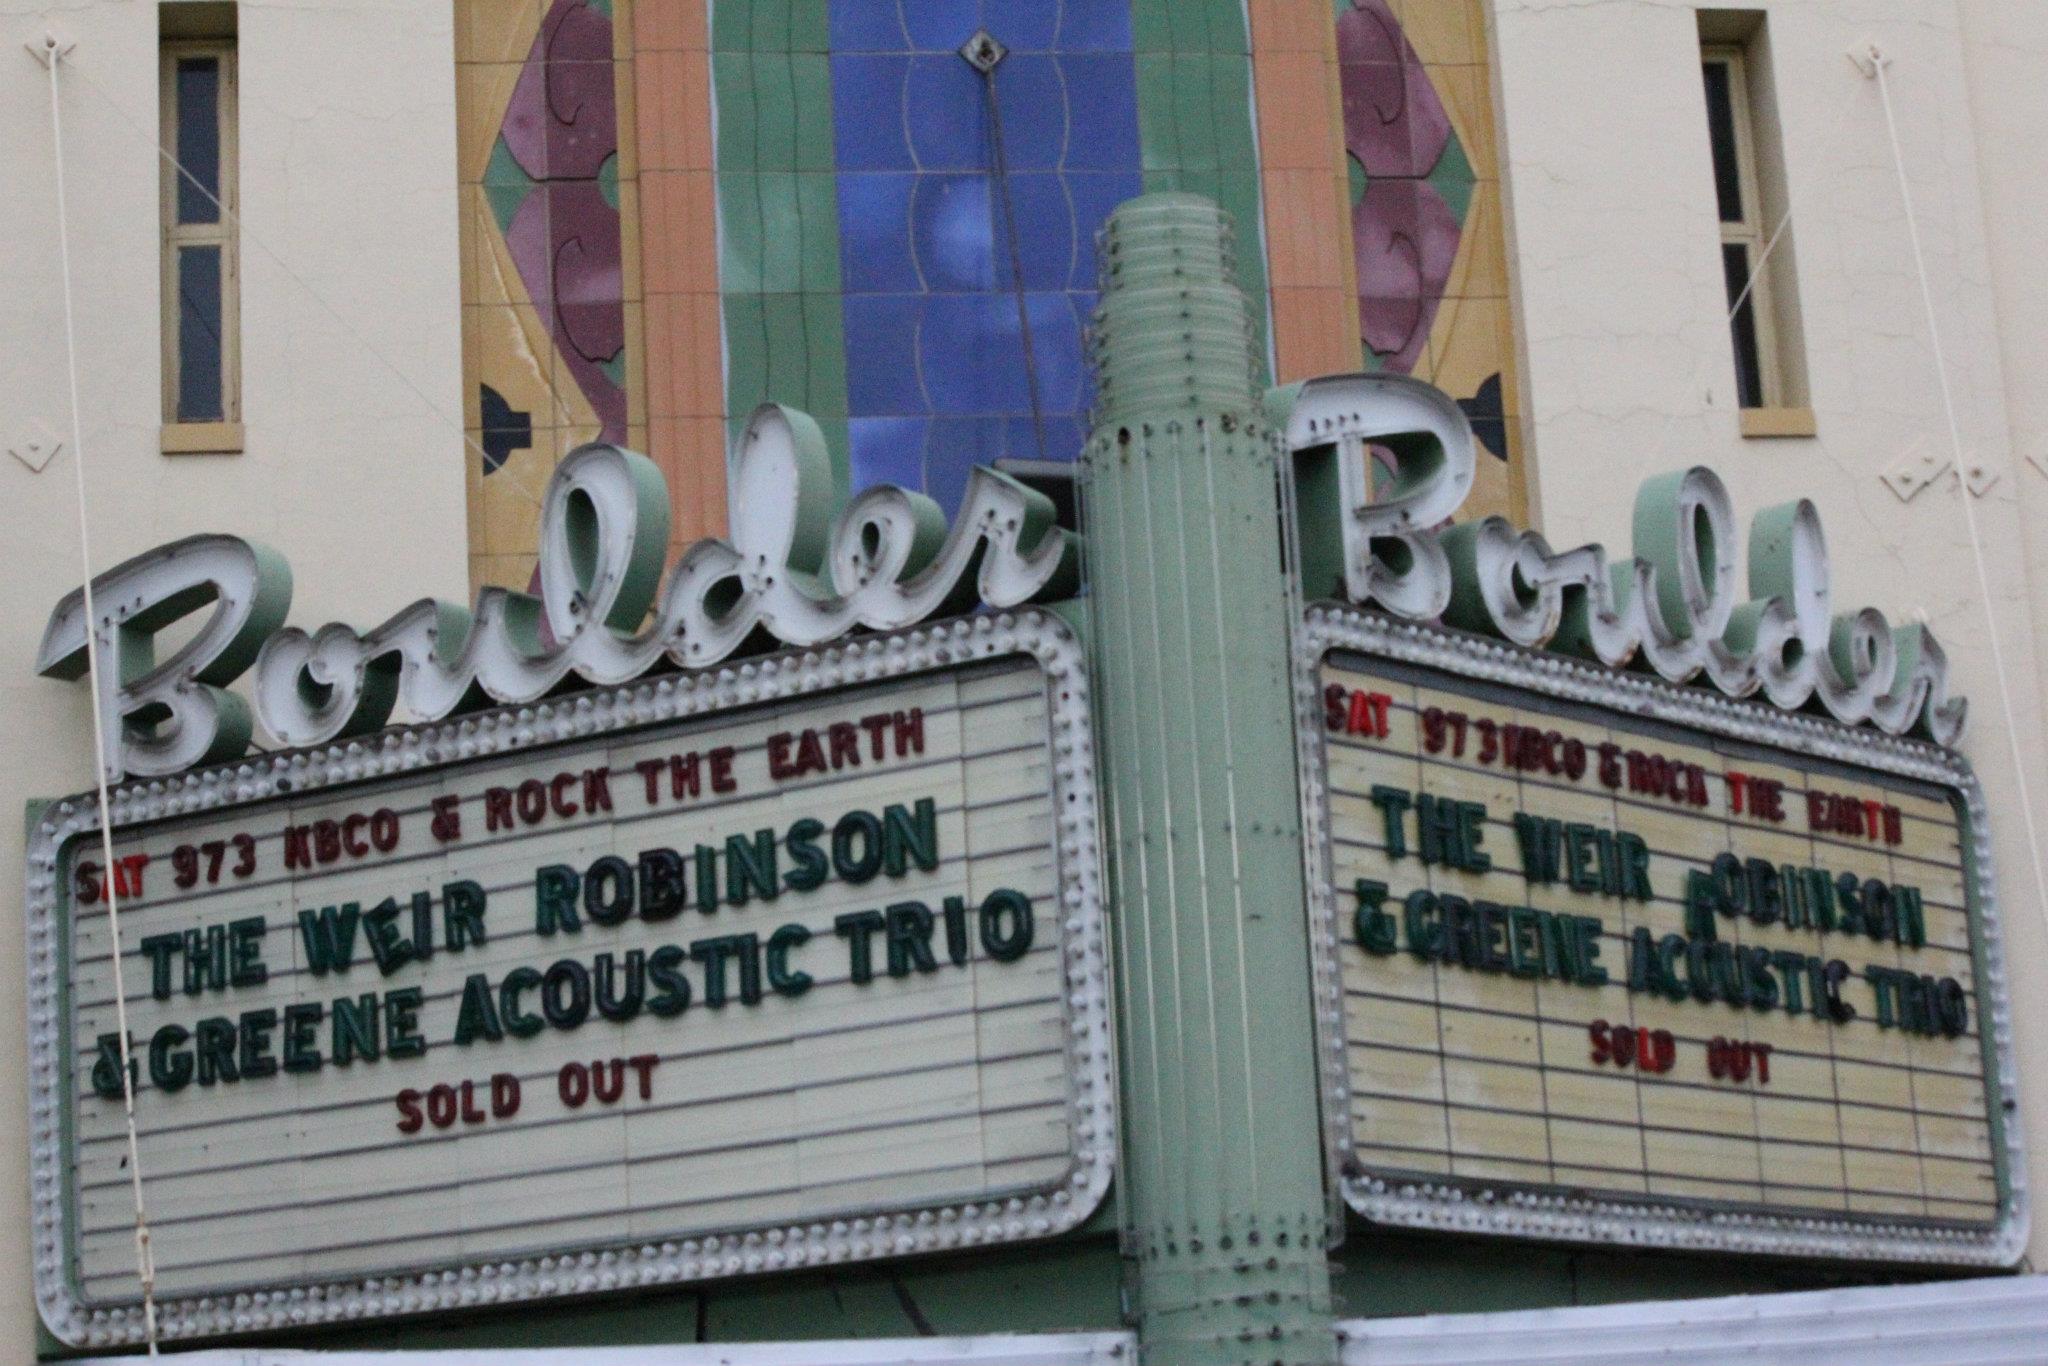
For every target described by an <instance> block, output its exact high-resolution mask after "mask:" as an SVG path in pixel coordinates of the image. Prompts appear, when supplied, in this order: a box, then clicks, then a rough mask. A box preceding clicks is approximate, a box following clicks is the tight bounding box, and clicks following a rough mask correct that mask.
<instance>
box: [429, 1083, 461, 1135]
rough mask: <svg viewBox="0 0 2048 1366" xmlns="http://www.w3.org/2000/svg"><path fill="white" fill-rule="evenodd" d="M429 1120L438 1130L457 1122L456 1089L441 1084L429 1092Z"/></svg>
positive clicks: (446, 1084)
mask: <svg viewBox="0 0 2048 1366" xmlns="http://www.w3.org/2000/svg"><path fill="white" fill-rule="evenodd" d="M427 1120H428V1122H429V1123H431V1124H432V1125H433V1126H434V1127H435V1128H436V1129H445V1128H447V1127H448V1126H449V1125H451V1124H453V1123H454V1122H455V1088H454V1087H452V1086H450V1085H449V1084H448V1083H447V1082H445V1081H444V1082H440V1083H438V1084H436V1085H435V1086H434V1087H433V1088H432V1089H430V1090H429V1091H428V1092H427Z"/></svg>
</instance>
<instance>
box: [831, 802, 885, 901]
mask: <svg viewBox="0 0 2048 1366" xmlns="http://www.w3.org/2000/svg"><path fill="white" fill-rule="evenodd" d="M856 837H858V838H859V841H860V846H861V853H860V857H859V858H855V857H854V855H853V847H854V841H855V838H856ZM881 868H882V823H881V821H879V820H877V819H876V818H875V814H874V813H873V812H872V811H849V812H847V813H846V814H845V815H843V816H841V817H840V818H839V823H838V824H837V825H835V826H833V827H832V871H833V872H835V873H837V874H839V876H840V878H841V879H842V880H844V881H846V882H850V883H852V884H854V885H855V886H858V885H859V884H861V883H863V882H866V881H867V880H868V879H869V878H871V877H873V876H874V875H875V874H876V873H878V872H880V871H881Z"/></svg>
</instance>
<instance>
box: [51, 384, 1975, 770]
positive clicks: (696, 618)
mask: <svg viewBox="0 0 2048 1366" xmlns="http://www.w3.org/2000/svg"><path fill="white" fill-rule="evenodd" d="M1268 408H1269V411H1270V412H1271V414H1272V415H1273V418H1274V425H1275V426H1276V428H1278V429H1279V430H1281V431H1282V432H1284V434H1285V438H1286V444H1287V445H1288V447H1289V448H1290V449H1291V451H1292V452H1293V455H1294V459H1295V473H1296V480H1297V488H1298V491H1299V494H1300V498H1299V502H1300V513H1301V516H1300V525H1301V539H1302V544H1301V566H1302V573H1303V575H1304V578H1305V580H1306V583H1307V587H1308V589H1309V591H1310V592H1311V593H1312V594H1319V593H1322V592H1325V591H1332V590H1334V591H1336V592H1337V593H1339V594H1340V595H1342V596H1345V597H1348V598H1349V599H1351V600H1352V601H1354V602H1357V603H1359V604H1361V605H1372V606H1376V607H1378V608H1379V609H1381V610H1383V611H1386V612H1388V613H1391V614H1392V615H1394V616H1398V617H1402V618H1406V619H1408V620H1412V621H1434V620H1442V621H1443V622H1445V623H1447V624H1449V625H1451V626H1456V627H1459V628H1462V629H1464V630H1469V631H1476V632H1480V633H1483V634H1486V635H1491V636H1495V637H1498V638H1500V639H1502V640H1506V641H1509V642H1512V643H1513V644H1516V645H1521V646H1525V647H1529V648H1548V649H1551V650H1555V651H1557V652H1559V653H1562V654H1567V655H1572V656H1576V657H1578V658H1582V659H1589V660H1595V661H1598V662H1599V663H1601V664H1604V665H1606V666H1608V667H1610V668H1630V667H1633V668H1641V669H1645V670H1648V671H1651V672H1654V673H1656V674H1657V675H1659V676H1660V677H1663V678H1665V679H1668V680H1670V681H1672V682H1681V683H1683V682H1692V681H1695V680H1699V679H1704V680H1705V681H1706V682H1709V683H1711V684H1712V685H1713V686H1714V687H1716V688H1718V689H1720V690H1721V691H1722V692H1724V693H1726V694H1728V695H1729V696H1731V697H1750V696H1754V695H1756V694H1758V693H1761V694H1762V695H1763V696H1764V697H1766V698H1768V699H1769V700H1770V701H1771V702H1772V703H1773V704H1774V705H1776V706H1779V707H1782V708H1785V709H1787V710H1794V709H1798V708H1802V707H1808V706H1813V705H1817V706H1818V707H1820V708H1823V709H1825V710H1826V711H1827V712H1828V713H1829V714H1831V715H1833V716H1834V717H1835V718H1836V719H1837V720H1839V721H1842V722H1845V723H1847V724H1850V725H1860V724H1863V723H1866V722H1868V723H1870V724H1873V725H1876V726H1878V727H1879V728H1881V729H1883V730H1885V731H1887V732H1890V733H1892V734H1895V735H1896V734H1905V733H1908V732H1913V733H1918V734H1921V735H1924V736H1926V737H1928V738H1930V739H1932V740H1934V741H1936V742H1938V743H1941V744H1954V743H1955V742H1956V740H1957V739H1959V738H1960V736H1961V734H1962V730H1963V722H1964V715H1965V711H1966V704H1965V702H1964V701H1963V699H1961V698H1951V697H1950V696H1949V695H1948V662H1947V659H1946V657H1945V656H1944V655H1943V653H1942V650H1941V647H1940V646H1939V645H1938V644H1937V643H1936V642H1935V639H1934V637H1933V635H1932V634H1931V633H1930V632H1929V631H1928V630H1927V629H1926V628H1925V627H1924V626H1919V625H1914V626H1907V627H1904V628H1900V629H1896V630H1895V629H1893V628H1892V627H1891V626H1890V624H1889V623H1888V622H1887V621H1886V620H1885V617H1884V615H1883V614H1882V613H1881V612H1879V611H1877V610H1876V609H1875V608H1868V607H1866V608H1864V609H1862V610H1861V611H1857V612H1851V613H1845V614H1841V615H1836V614H1835V613H1834V611H1833V609H1832V607H1831V606H1830V591H1829V583H1828V563H1827V543H1826V539H1825V537H1824V536H1823V534H1822V532H1821V525H1820V516H1819V514H1818V512H1817V511H1816V510H1815V509H1814V506H1813V504H1812V503H1810V502H1807V501H1805V500H1801V501H1799V502H1797V503H1790V504H1785V505H1783V506H1780V507H1775V508H1771V509H1768V510H1766V511H1764V512H1762V513H1759V514H1758V515H1757V516H1756V518H1755V519H1754V520H1753V521H1752V522H1751V523H1750V534H1749V555H1748V563H1749V583H1748V588H1749V594H1748V598H1747V600H1739V597H1740V595H1739V594H1738V592H1737V589H1736V583H1735V559H1736V557H1735V551H1734V546H1735V513H1734V509H1733V507H1732V505H1731V503H1730V500H1729V497H1728V491H1727V489H1726V488H1725V487H1724V486H1723V485H1722V483H1721V481H1720V480H1719V479H1718V478H1717V477H1716V476H1715V475H1714V474H1713V472H1712V471H1710V470H1707V469H1705V468H1702V467H1698V466H1695V467H1693V468H1691V469H1687V470H1682V471H1677V472H1673V473H1668V474H1662V475H1658V476H1655V477H1653V478H1651V479H1649V480H1648V481H1646V482H1645V483H1644V484H1643V485H1642V487H1641V489H1640V490H1639V491H1638V493H1637V495H1636V506H1635V516H1634V526H1633V534H1634V549H1635V552H1636V553H1635V555H1634V556H1632V557H1630V558H1628V559H1622V560H1617V561H1610V560H1609V558H1608V555H1607V552H1606V551H1605V550H1603V549H1602V548H1601V547H1599V546H1597V545H1587V546H1581V547H1579V548H1577V549H1575V550H1568V551H1565V552H1563V553H1561V554H1560V553H1554V552H1553V551H1552V550H1551V549H1550V545H1549V543H1548V542H1547V541H1545V540H1544V538H1543V537H1542V535H1541V534H1540V533H1537V532H1534V531H1522V530H1518V529H1517V528H1515V527H1514V526H1512V525H1511V524H1509V523H1508V522H1507V521H1505V520H1504V519H1502V518H1499V517H1490V518H1487V519H1485V520H1484V521H1480V522H1472V523H1467V524H1464V525H1460V526H1455V527H1451V526H1446V525H1445V523H1446V522H1447V521H1448V519H1449V518H1450V517H1451V516H1452V515H1453V514H1455V513H1456V512H1457V510H1458V508H1459V507H1460V506H1461V505H1462V504H1463V502H1464V500H1465V498H1466V496H1467V495H1468V494H1469V493H1470V492H1471V489H1472V478H1473V458H1474V457H1473V449H1474V448H1473V438H1472V429H1471V427H1470V425H1469V424H1468V423H1467V421H1466V419H1465V416H1464V414H1463V413H1462V412H1461V411H1459V409H1458V406H1457V405H1456V404H1455V403H1453V402H1452V401H1451V400H1450V399H1449V398H1448V397H1446V396H1445V395H1443V394H1442V393H1440V392H1438V391H1437V390H1435V389H1433V388H1431V387H1430V386H1428V385H1426V384H1422V383H1420V382H1419V381H1415V380H1409V379H1405V378H1401V377H1398V376H1386V375H1342V376H1333V377H1330V378H1325V379H1318V380H1310V381H1307V382H1306V383H1304V384H1299V385H1294V386H1290V387H1288V388H1284V389H1278V390H1274V391H1273V392H1272V394H1271V395H1270V396H1269V398H1268ZM1368 445H1371V446H1377V447H1379V448H1381V449H1384V450H1386V451H1389V452H1391V453H1392V456H1393V468H1392V477H1391V479H1390V480H1388V481H1385V487H1383V488H1381V489H1378V490H1374V489H1373V488H1372V487H1371V485H1370V483H1369V474H1368V465H1367V456H1366V448H1367V447H1368ZM729 520H730V524H731V527H732V535H731V539H730V540H729V541H725V540H715V539H713V540H704V541H699V542H698V543H697V544H696V545H694V546H692V547H691V548H690V550H689V551H687V552H686V553H685V554H684V555H683V558H682V560H681V561H680V562H679V563H678V564H677V566H676V568H675V572H674V573H673V574H672V575H671V576H670V578H669V582H668V587H667V589H666V591H665V592H663V591H659V588H660V577H661V570H662V553H663V548H664V547H665V546H666V544H667V540H668V496H667V489H666V487H665V485H664V483H663V481H662V478H661V474H660V472H659V471H658V470H657V469H656V468H655V467H654V465H653V464H652V463H651V462H649V461H648V460H646V459H645V458H644V457H642V456H639V455H635V454H633V453H632V452H630V451H625V450H621V449H619V448H618V447H615V446H604V445H593V446H585V447H583V448H581V449H579V450H577V451H575V452H573V453H572V454H571V455H570V456H569V457H568V458H567V459H565V460H564V461H563V462H562V464H561V465H560V466H558V467H557V468H556V470H555V473H554V476H553V479H552V480H551V481H550V483H549V485H548V490H547V495H546V498H545V500H544V502H543V505H542V510H541V538H540V555H539V564H540V573H539V579H540V595H539V597H538V598H534V597H530V596H528V595H526V594H522V593H514V592H508V591H506V590H504V589H497V588H491V589H486V590H484V591H483V592H482V593H481V594H480V595H479V596H478V599H477V603H476V609H475V611H474V613H473V614H472V613H471V612H470V611H468V610H466V609H464V608H461V607H458V606H455V605H453V604H451V603H446V602H441V601H438V600H435V599H423V600H421V601H420V602H416V603H414V604H413V605H412V606H410V607H407V608H406V609H404V610H403V611H401V612H399V613H398V614H397V615H396V616H394V617H392V618H391V619H390V620H389V621H387V622H385V623H384V624H383V625H382V626H379V627H377V628H376V629H375V630H373V631H370V632H368V633H367V634H364V633H359V632H357V631H356V630H354V629H352V628H350V627H348V626H345V625H342V624H339V623H334V624H330V625H327V626H324V627H322V628H320V629H319V630H318V631H315V632H311V633H308V632H306V631H303V630H300V629H297V628H291V629H280V628H281V627H282V626H283V623H284V619H285V615H286V613H287V611H288V610H289V608H290V605H291V572H290V570H289V568H288V567H287V566H286V564H285V562H284V560H283V559H282V558H281V557H279V556H278V555H277V554H276V553H275V552H273V551H270V550H268V549H266V548H264V547H262V546H259V545H255V544H253V543H251V542H249V541H246V540H242V539H241V538H238V537H233V536H194V537H188V538H187V539H185V540H182V541H177V542H174V543H172V544H170V545H167V546H163V547H161V548H159V549H157V550H154V551H151V552H149V553H148V554H145V555H141V556H138V557H136V558H135V559H132V560H129V561H127V562H126V563H124V564H121V565H119V566H117V567H116V568H114V569H112V570H109V571H108V572H107V573H105V574H102V575H99V576H98V577H97V578H95V579H94V580H93V590H94V596H95V599H96V604H97V605H98V606H99V607H100V609H101V620H100V621H99V622H98V623H97V625H96V627H95V628H94V629H96V630H97V632H98V645H99V649H100V651H101V654H102V657H103V658H104V659H105V660H107V661H108V667H107V668H106V669H105V670H103V677H102V682H101V687H102V689H103V690H104V694H105V695H104V697H103V698H102V701H103V704H104V705H103V712H104V715H105V716H106V717H107V722H106V725H107V729H108V732H109V733H108V735H107V737H106V739H107V746H106V753H107V769H108V772H107V777H108V778H109V779H110V780H112V779H120V778H123V777H128V776H160V775H165V774H172V773H177V772H180V771H182V770H184V769H186V768H190V767H192V766H193V765H195V764H201V763H217V762H221V761H224V760H229V759H234V758H237V757H239V756H240V755H241V754H242V753H244V752H245V751H246V750H247V748H248V745H249V741H250V738H251V736H252V734H253V732H254V721H255V720H257V719H260V720H261V722H262V724H263V728H264V730H265V731H266V732H268V734H269V735H270V736H271V737H272V738H273V739H275V740H276V741H278V742H280V743H282V744H284V745H293V746H296V745H315V744H321V743H325V742H327V741H331V740H335V739H340V738H344V737H347V736H351V735H359V734H363V733H366V732H369V731H374V730H376V729H378V728H380V727H382V726H383V725H385V724H386V723H387V722H389V721H390V720H391V719H392V718H393V716H394V715H395V714H398V713H401V712H402V713H403V715H404V718H405V719H407V720H412V721H431V720H437V719H440V718H442V717H445V716H449V715H452V714H454V713H456V712H459V711H463V710H468V709H472V708H476V707H481V706H486V705H489V704H491V703H494V702H495V703H518V702H526V701H532V700H534V699H537V698H540V697H543V696H545V695H547V694H549V693H552V692H555V691H557V690H559V689H561V688H562V687H563V686H564V685H565V684H568V683H570V682H571V680H574V679H580V680H582V681H583V682H585V683H589V684H592V685H604V684H614V683H623V682H627V681H629V680H631V679H633V678H637V677H639V676H640V675H642V674H644V673H647V672H648V671H650V670H652V669H654V668H656V667H658V666H660V665H663V664H669V665H674V666H680V667H683V668H704V667H707V666H709V665H713V664H716V663H718V662H720V661H721V660H724V659H727V658H729V657H731V656H732V655H734V654H736V653H739V652H741V651H743V650H746V649H750V648H762V647H764V646H772V645H774V644H776V643H780V644H783V645H793V646H808V645H817V644H822V643H824V642H826V641H829V640H832V639H834V638H835V637H838V636H840V635H843V634H845V633H847V632H848V631H851V630H853V629H856V628H869V629H895V628H900V627H904V626H909V625H913V624H915V623H916V622H918V621H921V620H924V619H926V618H928V617H931V616H934V615H937V614H940V613H944V612H957V611H963V610H966V609H969V608H971V607H973V606H974V605H975V603H977V602H980V603H985V604H987V605H988V606H991V607H1011V606H1017V605H1021V604H1023V603H1025V602H1029V601H1032V600H1034V599H1047V598H1056V597H1059V596H1063V595H1065V594H1067V593H1070V592H1072V591H1073V589H1074V587H1075V586H1076V581H1077V566H1078V546H1077V543H1076V539H1075V538H1074V537H1073V536H1072V535H1071V534H1069V533H1067V532H1066V531H1063V530H1061V529H1060V528H1058V527H1056V526H1055V525H1053V509H1052V504H1051V502H1050V501H1049V500H1048V499H1046V498H1045V497H1043V496H1042V495H1040V494H1038V493H1036V492H1034V491H1032V490H1031V489H1028V488H1026V487H1025V486H1023V485H1022V484H1019V483H1017V482H1016V481H1014V480H1012V479H1009V478H1007V477H1005V476H1003V475H1001V474H998V473H996V472H994V471H992V470H987V469H977V470H976V471H975V472H974V475H973V478H972V479H971V480H970V481H969V483H968V486H967V491H966V494H965V497H964V499H963V501H962V506H961V512H960V516H959V517H958V519H957V520H956V521H955V522H954V524H953V526H952V528H951V529H950V532H949V530H948V528H947V526H946V522H945V518H944V515H943V514H942V513H941V512H940V511H939V509H938V507H937V505H936V504H934V503H932V501H931V500H930V499H928V498H926V497H924V496H923V495H921V494H917V493H911V492H908V491H906V490H903V489H900V488H896V487H893V486H888V485H884V486H879V487H875V488H871V489H868V490H866V491H865V492H863V493H861V494H860V495H859V496H857V497H856V498H854V499H853V500H852V501H851V502H850V503H848V504H846V505H845V506H844V508H843V509H842V508H841V507H840V505H839V498H838V496H837V493H836V491H835V489H834V485H833V479H832V472H831V464H830V459H829V456H828V454H827V452H826V449H825V443H824V438H823V436H822V435H821V434H820V432H819V430H818V427H817V424H816V423H814V422H813V421H812V420H811V419H810V418H809V417H807V416H805V415H804V414H803V413H800V412H797V411H796V410H794V409H790V408H785V407H782V406H779V405H776V404H764V405H763V406H762V407H761V408H759V409H757V410H756V411H755V413H754V415H753V417H752V419H751V421H750V422H749V424H748V427H747V430H746V432H745V434H744V435H743V437H742V438H741V443H740V448H739V451H738V453H737V456H736V458H735V462H734V471H733V479H732V499H731V505H730V511H729ZM657 598H658V600H657ZM209 604H211V606H212V609H213V610H212V614H211V615H210V616H209V617H208V619H207V620H206V622H205V623H204V624H203V625H202V626H201V627H200V629H199V630H198V631H197V632H195V633H194V634H193V636H192V637H191V639H190V640H189V641H188V642H187V643H186V644H185V646H184V647H183V648H181V649H179V650H178V651H177V652H175V653H174V654H172V655H171V656H170V658H168V659H166V660H164V661H163V662H162V663H159V664H151V662H150V654H149V644H150V640H151V638H152V637H153V636H154V635H155V634H156V633H157V632H159V631H161V630H163V629H164V628H165V627H166V626H168V625H170V624H172V623H173V622H176V621H178V620H179V619H181V618H183V617H185V616H187V615H189V614H191V613H192V612H195V611H197V610H199V609H200V608H202V607H205V606H208V605H209ZM86 630H87V620H86V613H85V605H84V596H83V593H82V591H81V592H74V593H72V594H70V595H69V596H68V597H66V598H65V599H64V600H63V602H61V603H59V604H58V606H57V609H56V611H55V612H54V613H53V614H52V615H51V618H50V623H49V626H48V628H47V629H46V631H45V633H44V636H43V645H42V650H41V652H40V655H39V657H38V661H37V669H38V671H39V672H41V673H43V674H45V675H48V676H52V677H57V678H66V679H75V678H79V677H81V676H83V675H84V673H85V662H86V655H85V639H86V637H85V633H86ZM252 661H253V662H254V664H255V666H256V678H255V684H254V688H253V690H252V691H253V695H254V697H255V702H256V708H255V716H254V717H253V718H252V716H251V714H250V711H249V708H248V707H247V705H246V704H245V703H244V702H243V701H242V699H241V698H240V697H238V696H237V695H236V694H234V693H231V692H229V691H227V685H229V684H231V683H233V682H234V681H235V679H237V678H238V677H240V676H241V674H242V672H243V671H244V670H245V669H247V668H248V667H249V665H250V664H251V662H252ZM131 675H132V677H131Z"/></svg>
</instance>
